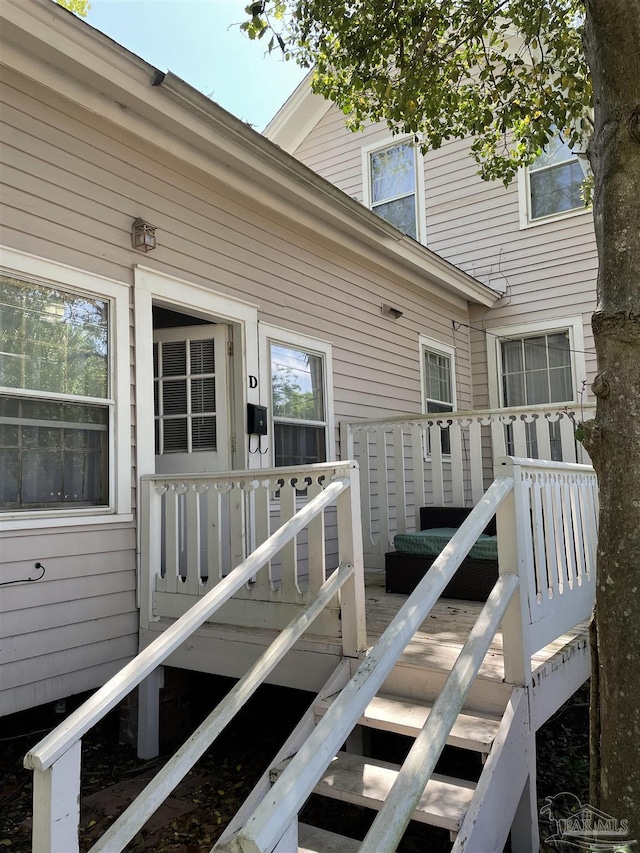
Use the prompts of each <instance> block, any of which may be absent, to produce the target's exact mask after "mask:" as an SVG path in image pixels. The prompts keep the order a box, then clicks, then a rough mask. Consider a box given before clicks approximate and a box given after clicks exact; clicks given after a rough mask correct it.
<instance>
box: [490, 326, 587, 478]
mask: <svg viewBox="0 0 640 853" xmlns="http://www.w3.org/2000/svg"><path fill="white" fill-rule="evenodd" d="M500 350H501V372H502V396H503V400H504V404H505V406H533V405H541V404H544V403H565V402H571V401H572V400H573V399H574V396H575V395H574V390H573V389H574V383H573V375H572V366H571V347H570V340H569V331H568V330H564V331H558V332H552V333H549V334H542V335H534V336H531V337H525V338H517V339H515V340H503V341H500ZM525 429H526V437H527V455H528V456H530V457H532V458H534V459H535V458H537V457H538V445H537V441H536V433H535V429H534V424H532V423H526V424H525ZM549 440H550V443H551V458H552V459H554V460H557V461H561V460H562V448H561V437H560V424H559V422H557V421H555V422H550V423H549ZM507 443H508V452H509V453H513V452H514V451H513V436H512V434H511V431H510V430H508V431H507Z"/></svg>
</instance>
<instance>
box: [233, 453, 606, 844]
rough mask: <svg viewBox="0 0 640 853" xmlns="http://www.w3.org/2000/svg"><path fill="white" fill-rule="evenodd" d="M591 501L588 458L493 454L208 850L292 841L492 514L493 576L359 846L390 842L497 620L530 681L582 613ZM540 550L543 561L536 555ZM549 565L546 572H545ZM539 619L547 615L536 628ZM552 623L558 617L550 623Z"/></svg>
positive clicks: (591, 542) (509, 669)
mask: <svg viewBox="0 0 640 853" xmlns="http://www.w3.org/2000/svg"><path fill="white" fill-rule="evenodd" d="M558 490H559V493H558ZM563 495H564V498H563ZM596 503H597V499H596V482H595V475H594V473H593V470H592V469H590V468H589V467H588V466H578V465H563V464H558V463H555V464H554V463H545V462H536V461H532V460H521V459H511V458H509V459H502V460H499V462H498V464H497V466H496V479H495V481H494V483H493V484H492V485H491V487H490V488H489V490H488V491H487V492H486V494H485V495H484V497H483V498H482V499H481V500H480V501H479V503H478V504H477V505H476V507H475V508H474V509H473V511H472V512H471V513H470V515H469V516H468V518H467V519H466V520H465V522H464V523H463V524H462V526H461V527H460V528H459V530H458V531H457V533H456V534H455V535H454V536H453V537H452V539H451V540H450V542H449V544H448V545H447V547H446V548H445V549H444V551H443V552H442V554H441V555H440V556H439V557H438V558H437V559H436V560H435V562H434V563H433V565H432V566H431V568H430V569H429V571H428V572H427V573H426V574H425V577H424V578H423V579H422V580H421V582H420V583H419V584H418V586H417V587H416V589H415V590H414V592H413V593H412V594H411V595H410V596H409V598H408V599H407V601H406V603H405V604H404V606H403V607H402V609H401V610H400V611H399V612H398V614H397V616H396V617H395V618H394V620H393V621H392V622H391V624H390V625H389V627H388V628H387V629H386V630H385V632H384V633H383V635H382V636H381V638H380V640H379V641H378V642H377V643H376V645H375V646H374V647H373V648H372V649H371V651H370V653H369V655H368V656H367V658H366V660H365V661H364V662H363V663H362V665H361V666H360V668H359V669H358V670H357V672H356V674H355V675H354V676H353V678H352V679H351V681H350V682H349V683H348V684H347V686H346V687H345V688H344V689H343V690H342V692H341V693H340V695H339V696H338V698H337V699H336V700H335V701H334V702H333V703H332V705H331V707H330V708H329V709H328V711H327V712H326V714H325V715H324V716H323V718H322V719H321V720H320V722H319V723H318V724H317V726H316V728H315V729H314V730H313V732H312V733H311V735H310V736H309V738H308V739H307V741H306V742H305V743H304V744H303V746H302V747H301V749H300V750H299V751H298V753H297V754H296V755H295V756H294V757H293V758H292V759H291V761H290V763H289V764H288V766H287V767H286V769H285V770H284V772H283V773H282V774H281V775H280V776H279V778H278V780H277V781H276V782H275V784H274V786H273V788H272V789H271V791H270V794H269V797H268V798H266V799H264V800H263V801H262V803H261V804H260V805H259V806H258V807H257V808H256V810H255V811H254V813H253V815H252V816H251V817H250V818H249V820H248V821H247V822H246V823H245V825H244V827H243V828H242V829H240V830H239V831H238V832H237V833H235V834H234V835H233V836H231V838H230V839H228V840H227V841H226V842H225V843H224V844H223V845H222V846H220V847H219V848H216V849H220V851H232V850H233V851H235V850H237V849H242V850H251V851H255V853H272V851H274V850H275V849H276V848H277V845H278V842H279V840H280V839H281V838H282V837H283V836H285V833H287V835H286V837H287V840H288V842H289V843H291V842H292V841H293V840H294V839H295V826H296V821H297V814H298V812H299V810H300V808H301V807H302V805H303V803H304V802H305V800H306V799H307V797H308V796H309V794H310V793H311V792H312V791H313V789H314V787H315V786H316V784H317V783H318V781H319V779H320V777H321V776H322V774H323V773H324V772H325V770H326V768H327V767H328V766H329V764H330V762H331V760H332V758H333V756H334V755H335V753H336V752H337V751H338V750H339V749H340V747H341V745H342V744H343V743H344V742H345V740H346V739H347V737H348V735H349V734H350V732H351V731H352V729H353V727H354V726H355V725H356V724H357V722H358V720H359V719H360V718H361V717H362V715H363V713H364V711H365V708H366V707H367V705H368V704H369V702H370V701H371V700H372V699H373V697H374V696H375V695H376V693H377V692H378V690H379V689H380V688H381V687H382V685H383V683H384V681H385V679H386V677H387V676H388V674H389V673H390V672H391V669H392V668H393V666H394V665H395V663H396V662H397V660H398V658H399V657H400V655H401V654H402V652H403V651H404V649H405V647H406V645H407V643H408V642H409V641H410V640H411V637H412V636H413V634H414V633H415V632H416V631H417V630H418V628H419V626H420V625H421V623H422V622H423V621H424V620H425V619H426V617H427V616H428V614H429V612H430V610H431V609H432V607H433V606H434V604H435V602H436V601H437V600H438V598H439V597H440V595H441V594H442V592H443V590H444V588H445V586H446V585H447V583H448V582H449V581H450V580H451V578H452V576H453V575H454V573H455V571H456V569H457V568H458V566H459V565H460V563H461V562H462V560H463V559H464V557H465V556H466V555H467V554H468V552H469V550H470V549H471V547H472V546H473V544H474V543H475V541H476V540H477V538H478V536H479V534H480V533H481V532H482V531H483V530H484V528H485V526H486V525H487V523H488V522H489V520H490V519H491V518H492V517H493V515H494V514H496V513H497V524H498V553H499V569H500V576H499V579H498V582H497V583H496V585H495V587H494V589H493V591H492V593H491V595H490V596H489V600H488V601H487V604H486V605H485V607H484V608H483V610H482V611H481V614H480V616H479V618H478V620H477V622H476V624H475V626H474V627H473V629H472V631H471V633H470V636H469V639H468V640H467V642H466V643H465V646H464V648H463V649H462V652H461V653H460V656H459V658H458V660H457V662H456V664H455V666H454V668H453V670H452V672H451V674H450V676H449V678H448V679H447V682H446V683H445V686H444V688H443V690H442V692H441V694H440V695H439V697H438V698H437V699H436V702H435V704H434V707H433V710H432V712H431V713H430V714H429V717H428V718H427V721H426V723H425V726H424V728H423V729H422V732H421V733H420V734H419V735H418V737H417V739H416V741H415V744H414V746H413V748H412V749H411V751H410V753H409V755H408V757H407V759H406V761H405V763H404V765H403V767H402V768H401V770H400V772H399V774H398V777H397V779H396V782H395V784H394V786H393V788H392V790H391V792H390V793H389V795H388V797H387V800H386V802H385V804H384V806H383V807H382V809H381V810H380V812H379V814H378V816H377V818H376V820H375V821H374V823H373V825H372V827H371V829H370V831H369V834H368V835H367V837H366V839H365V840H364V842H363V844H362V846H361V847H360V850H361V851H363V853H390V852H391V851H393V850H395V849H396V847H397V845H398V843H399V842H400V839H401V838H402V835H403V833H404V830H405V828H406V826H407V824H408V823H409V820H410V819H411V816H412V814H413V812H414V810H415V807H416V805H417V802H418V801H419V799H420V797H421V796H422V793H423V791H424V789H425V786H426V784H427V782H428V781H429V779H430V777H431V774H432V773H433V770H434V768H435V765H436V762H437V760H438V757H439V755H440V753H441V751H442V749H443V747H444V744H445V743H446V740H447V738H448V736H449V733H450V731H451V729H452V727H453V725H454V722H455V720H456V717H457V716H458V714H459V712H460V710H461V708H462V706H463V704H464V700H465V697H466V695H467V693H468V691H469V689H470V687H471V685H472V682H473V680H474V678H475V677H476V675H477V673H478V670H479V668H480V665H481V663H482V660H483V658H484V656H485V654H486V652H487V650H488V648H489V645H490V643H491V640H492V638H493V636H494V634H495V632H496V630H497V629H498V626H499V625H500V624H501V623H502V633H503V647H504V662H505V680H506V681H507V682H508V683H512V684H514V685H528V684H529V683H530V677H531V655H532V654H533V653H534V652H535V651H537V650H538V649H539V648H540V647H541V645H545V644H546V642H548V641H549V639H547V638H548V637H552V638H553V639H556V638H557V637H559V636H561V635H562V634H563V633H564V632H565V631H567V630H568V629H569V628H571V627H573V626H574V625H576V624H577V623H578V622H580V621H582V620H583V619H585V618H587V617H588V615H589V614H590V612H591V607H592V605H593V596H594V585H595V576H594V572H593V565H592V563H591V559H592V557H593V554H594V550H595V541H596V526H595V516H594V512H595V509H596ZM577 530H580V531H582V533H581V535H577V533H576V531H577ZM572 532H573V535H571V533H572ZM534 543H537V544H534ZM562 547H565V548H567V549H568V550H569V552H570V554H571V556H570V558H567V559H566V560H562V559H560V560H559V561H558V562H554V563H553V564H552V563H551V560H552V555H555V557H558V555H559V550H560V548H562ZM543 553H544V555H545V557H544V563H543V562H541V560H540V556H541V555H542V554H543ZM543 565H544V566H545V567H546V569H545V570H544V571H543V570H542V566H543ZM551 565H553V571H549V567H550V566H551ZM571 579H572V580H571ZM570 580H571V582H570ZM548 602H552V604H551V605H548ZM547 607H549V608H550V610H553V619H552V620H551V621H549V617H551V615H552V614H551V613H550V612H549V610H547V612H544V610H545V608H547ZM538 608H542V610H540V611H539V610H538ZM541 622H542V623H545V622H546V625H545V629H544V630H542V631H540V630H539V624H540V623H541ZM551 624H554V625H555V627H554V629H553V630H551V627H550V626H551ZM292 830H293V831H292ZM294 846H295V845H294Z"/></svg>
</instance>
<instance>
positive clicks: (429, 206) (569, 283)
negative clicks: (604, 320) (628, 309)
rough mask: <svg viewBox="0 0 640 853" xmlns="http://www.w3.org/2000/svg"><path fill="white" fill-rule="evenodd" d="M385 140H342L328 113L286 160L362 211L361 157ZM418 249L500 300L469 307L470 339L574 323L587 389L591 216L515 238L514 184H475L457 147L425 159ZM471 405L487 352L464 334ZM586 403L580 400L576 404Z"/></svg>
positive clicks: (370, 130)
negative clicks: (422, 241) (580, 329)
mask: <svg viewBox="0 0 640 853" xmlns="http://www.w3.org/2000/svg"><path fill="white" fill-rule="evenodd" d="M386 139H389V140H390V136H389V133H388V131H387V129H386V127H385V126H384V125H383V124H376V125H371V126H369V127H367V128H366V129H365V130H364V132H362V133H351V132H349V131H347V130H346V129H345V127H344V116H343V114H342V113H341V112H340V111H339V110H338V109H336V108H335V107H332V108H331V109H330V110H329V111H328V112H327V113H326V114H325V115H324V116H323V117H322V119H321V120H320V121H319V122H318V124H317V125H316V127H315V128H314V129H313V130H312V131H311V133H310V134H309V135H308V136H307V138H306V139H305V140H304V142H303V143H302V144H301V145H300V146H299V148H298V149H297V150H296V151H295V152H294V153H295V156H296V157H297V158H298V159H300V160H301V161H302V162H303V163H305V164H306V165H307V166H309V167H310V168H312V169H314V170H315V171H317V172H318V173H319V174H321V175H322V176H323V177H325V178H327V180H330V181H332V182H333V183H335V184H336V185H337V186H339V187H340V188H341V189H343V190H344V191H345V192H347V193H349V195H351V196H353V197H354V198H356V199H358V200H360V201H362V198H363V185H362V181H363V176H362V160H361V149H362V148H363V147H365V146H367V145H371V144H373V143H378V142H383V141H384V140H386ZM424 180H425V195H426V231H427V245H428V246H429V248H430V249H433V251H435V252H437V253H438V254H440V255H442V256H443V257H444V258H446V259H447V260H448V261H451V262H452V263H454V264H456V265H457V266H459V267H460V268H461V269H463V270H464V271H465V272H467V273H469V274H470V275H473V276H474V277H476V278H477V279H479V280H480V281H482V282H483V283H484V284H487V285H488V286H490V287H492V288H494V289H495V290H497V291H499V292H501V293H503V292H504V293H505V296H504V298H503V299H502V300H500V301H499V302H498V303H497V304H496V306H494V307H493V308H491V309H490V310H487V309H484V308H480V307H477V306H472V308H471V312H470V316H471V320H470V323H471V325H472V326H475V327H477V328H478V329H486V330H487V331H490V330H491V328H492V327H501V326H507V325H510V324H515V323H518V324H520V323H526V322H529V321H538V320H544V319H547V318H548V319H549V320H553V321H555V320H557V319H558V318H559V317H573V316H582V318H583V323H584V338H585V350H586V355H585V360H586V366H587V377H588V380H589V383H590V382H591V381H592V380H593V376H594V373H595V351H594V345H593V336H592V333H591V326H590V318H591V314H592V313H593V311H594V309H595V303H596V275H597V253H596V245H595V238H594V233H593V220H592V216H591V214H590V213H585V214H582V215H577V216H571V217H567V218H565V219H559V220H556V221H554V222H546V223H539V224H536V225H534V226H532V227H529V228H520V222H519V211H518V188H517V185H516V182H515V181H514V183H513V184H512V185H511V186H510V187H509V188H508V189H505V188H504V187H503V185H502V184H501V183H500V182H497V181H494V182H491V183H489V182H486V181H482V180H481V179H480V178H479V177H478V175H477V167H476V164H475V161H474V160H473V159H472V158H471V157H470V156H469V143H468V142H467V141H465V140H457V141H453V142H449V143H446V144H445V145H443V147H442V148H441V149H440V150H438V151H432V152H429V153H427V154H426V155H425V157H424ZM471 341H472V344H471V346H472V371H473V392H474V393H473V403H474V406H475V407H476V408H484V407H487V406H488V405H489V396H488V387H487V381H488V380H487V368H486V343H485V335H484V333H482V332H475V331H474V332H472V335H471ZM587 399H588V397H585V402H586V400H587Z"/></svg>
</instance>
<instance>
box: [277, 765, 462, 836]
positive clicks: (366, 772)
mask: <svg viewBox="0 0 640 853" xmlns="http://www.w3.org/2000/svg"><path fill="white" fill-rule="evenodd" d="M289 761H291V759H287V760H286V761H284V762H283V763H282V764H279V765H277V766H276V767H272V768H271V771H270V774H269V775H270V778H271V781H272V782H275V780H276V779H277V778H278V776H280V774H281V773H282V772H283V771H284V770H285V768H286V767H287V765H288V764H289ZM399 770H400V767H399V766H398V765H397V764H391V763H389V762H388V761H378V760H377V759H375V758H363V756H361V755H352V754H351V753H347V752H339V753H338V754H337V756H336V757H335V758H334V759H333V761H332V762H331V764H330V765H329V767H328V768H327V770H326V772H325V774H324V776H323V777H322V778H321V779H320V781H319V782H318V784H317V785H316V787H315V789H314V792H315V793H316V794H321V795H323V796H325V797H331V798H332V799H335V800H342V801H344V802H347V803H354V804H356V805H359V806H366V807H367V808H370V809H376V810H377V809H380V808H381V807H382V804H383V803H384V801H385V798H386V796H387V794H388V793H389V791H390V790H391V786H392V785H393V783H394V781H395V779H396V776H397V775H398V771H399ZM475 787H476V786H475V784H474V783H473V782H468V781H466V780H465V779H454V778H453V777H451V776H441V775H439V774H437V773H434V774H433V776H432V777H431V779H430V781H429V782H428V783H427V787H426V788H425V791H424V794H423V795H422V798H421V800H420V802H419V804H418V808H417V809H416V810H415V812H414V813H413V820H417V821H420V823H428V824H430V825H431V826H439V827H442V828H443V829H448V830H450V831H451V832H457V831H458V830H459V828H460V825H461V823H462V819H463V818H464V815H465V813H466V811H467V809H468V808H469V804H470V803H471V798H472V797H473V792H474V790H475Z"/></svg>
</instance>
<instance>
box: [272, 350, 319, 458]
mask: <svg viewBox="0 0 640 853" xmlns="http://www.w3.org/2000/svg"><path fill="white" fill-rule="evenodd" d="M269 354H270V365H271V401H272V414H273V441H274V446H275V449H274V461H275V464H276V465H277V466H280V465H308V464H312V463H316V462H326V460H327V426H328V424H327V401H326V383H325V375H326V365H325V359H324V357H323V355H322V354H321V353H315V352H310V351H308V350H306V349H300V348H297V347H293V346H288V345H287V344H285V343H280V342H277V341H270V342H269Z"/></svg>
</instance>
